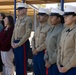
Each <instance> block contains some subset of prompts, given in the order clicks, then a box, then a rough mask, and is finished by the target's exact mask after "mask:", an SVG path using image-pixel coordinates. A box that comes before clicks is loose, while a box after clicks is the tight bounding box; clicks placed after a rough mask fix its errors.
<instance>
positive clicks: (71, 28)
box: [66, 24, 76, 32]
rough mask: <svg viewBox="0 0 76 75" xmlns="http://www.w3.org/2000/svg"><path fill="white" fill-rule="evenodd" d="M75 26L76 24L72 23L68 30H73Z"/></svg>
mask: <svg viewBox="0 0 76 75" xmlns="http://www.w3.org/2000/svg"><path fill="white" fill-rule="evenodd" d="M75 27H76V24H74V25H72V26H71V27H69V28H68V30H67V31H66V32H70V31H72V30H73V29H74V28H75Z"/></svg>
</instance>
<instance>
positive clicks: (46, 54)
mask: <svg viewBox="0 0 76 75" xmlns="http://www.w3.org/2000/svg"><path fill="white" fill-rule="evenodd" d="M44 60H45V61H48V60H49V56H48V51H47V50H45V55H44Z"/></svg>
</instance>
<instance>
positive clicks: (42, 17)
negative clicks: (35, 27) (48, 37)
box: [38, 15, 48, 23]
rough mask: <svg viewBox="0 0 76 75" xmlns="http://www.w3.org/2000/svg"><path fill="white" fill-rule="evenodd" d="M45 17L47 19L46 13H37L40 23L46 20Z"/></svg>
mask: <svg viewBox="0 0 76 75" xmlns="http://www.w3.org/2000/svg"><path fill="white" fill-rule="evenodd" d="M47 19H48V17H47V16H46V15H39V16H38V20H39V22H40V23H44V22H46V21H47Z"/></svg>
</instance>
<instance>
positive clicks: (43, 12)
mask: <svg viewBox="0 0 76 75" xmlns="http://www.w3.org/2000/svg"><path fill="white" fill-rule="evenodd" d="M41 14H47V15H49V11H48V9H45V8H40V9H39V10H38V15H41Z"/></svg>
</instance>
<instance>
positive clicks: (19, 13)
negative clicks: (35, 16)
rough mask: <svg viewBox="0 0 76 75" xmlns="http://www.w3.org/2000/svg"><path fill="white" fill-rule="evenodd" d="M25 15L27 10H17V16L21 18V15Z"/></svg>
mask: <svg viewBox="0 0 76 75" xmlns="http://www.w3.org/2000/svg"><path fill="white" fill-rule="evenodd" d="M26 13H27V9H25V8H23V9H18V15H19V16H22V15H24V14H26Z"/></svg>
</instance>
